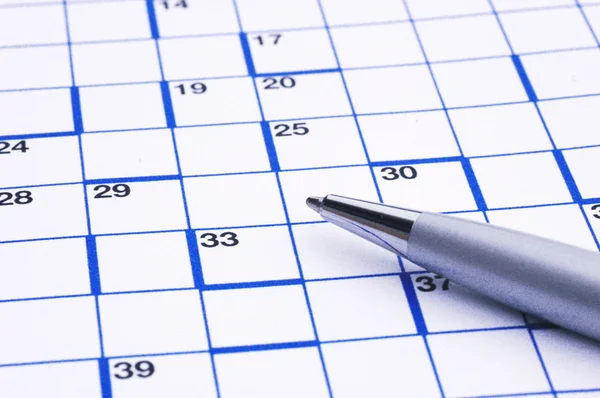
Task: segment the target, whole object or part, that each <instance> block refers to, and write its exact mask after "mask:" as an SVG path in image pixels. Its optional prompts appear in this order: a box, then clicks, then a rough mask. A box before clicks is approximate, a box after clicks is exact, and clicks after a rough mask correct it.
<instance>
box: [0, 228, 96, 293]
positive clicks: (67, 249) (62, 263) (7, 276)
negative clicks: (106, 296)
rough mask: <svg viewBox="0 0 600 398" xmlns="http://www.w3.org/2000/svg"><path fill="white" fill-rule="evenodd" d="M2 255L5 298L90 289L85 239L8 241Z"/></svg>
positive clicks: (0, 275) (0, 270)
mask: <svg viewBox="0 0 600 398" xmlns="http://www.w3.org/2000/svg"><path fill="white" fill-rule="evenodd" d="M0 257H1V258H2V259H3V261H2V264H0V299H1V300H10V299H19V298H29V297H49V296H68V295H76V294H88V293H90V278H89V270H88V260H87V251H86V246H85V240H84V239H57V240H40V241H31V242H20V243H5V244H2V245H0ZM65 275H68V276H69V277H68V278H65V277H64V276H65Z"/></svg>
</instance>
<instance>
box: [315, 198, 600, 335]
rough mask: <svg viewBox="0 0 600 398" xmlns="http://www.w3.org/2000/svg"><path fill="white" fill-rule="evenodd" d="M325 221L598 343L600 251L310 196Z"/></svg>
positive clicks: (367, 204) (452, 219)
mask: <svg viewBox="0 0 600 398" xmlns="http://www.w3.org/2000/svg"><path fill="white" fill-rule="evenodd" d="M306 203H307V204H308V206H309V207H310V208H311V209H313V210H315V211H316V212H317V213H319V214H320V215H321V217H323V218H324V219H325V220H327V221H329V222H331V223H333V224H335V225H337V226H340V227H342V228H344V229H346V230H348V231H350V232H352V233H354V234H356V235H358V236H361V237H363V238H365V239H368V240H369V241H371V242H373V243H375V244H377V245H379V246H381V247H383V248H385V249H387V250H390V251H392V252H394V253H396V254H397V255H400V256H402V257H404V258H406V259H408V260H410V261H412V262H414V263H416V264H418V265H420V266H422V267H423V268H425V269H427V270H429V271H432V272H435V273H438V274H440V275H443V276H444V277H446V278H448V279H449V280H451V281H452V282H454V283H457V284H459V285H462V286H464V287H467V288H470V289H472V290H474V291H476V292H479V293H480V294H482V295H485V296H487V297H490V298H492V299H495V300H496V301H498V302H501V303H504V304H506V305H508V306H510V307H513V308H515V309H518V310H520V311H523V312H526V313H529V314H533V315H536V316H538V317H540V318H542V319H545V320H546V321H549V322H551V323H553V324H555V325H558V326H562V327H564V328H566V329H570V330H573V331H575V332H578V333H581V334H582V335H585V336H588V337H591V338H594V339H598V340H600V254H599V253H596V252H592V251H588V250H585V249H581V248H578V247H574V246H570V245H567V244H565V243H561V242H557V241H554V240H550V239H546V238H541V237H538V236H534V235H529V234H526V233H523V232H518V231H513V230H510V229H506V228H501V227H496V226H493V225H489V224H484V223H478V222H474V221H468V220H463V219H460V218H457V217H452V216H446V215H442V214H435V213H427V212H419V211H414V210H409V209H403V208H399V207H393V206H387V205H383V204H380V203H372V202H365V201H362V200H357V199H350V198H346V197H343V196H336V195H327V196H326V197H324V198H320V197H310V198H308V199H307V201H306Z"/></svg>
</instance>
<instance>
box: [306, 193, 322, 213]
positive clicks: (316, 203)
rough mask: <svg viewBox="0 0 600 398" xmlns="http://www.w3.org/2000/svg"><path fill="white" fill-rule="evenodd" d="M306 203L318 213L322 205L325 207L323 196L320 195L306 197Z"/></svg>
mask: <svg viewBox="0 0 600 398" xmlns="http://www.w3.org/2000/svg"><path fill="white" fill-rule="evenodd" d="M306 204H307V205H308V207H310V208H311V209H313V210H314V211H316V212H317V213H321V207H323V198H320V197H318V196H310V197H309V198H308V199H306Z"/></svg>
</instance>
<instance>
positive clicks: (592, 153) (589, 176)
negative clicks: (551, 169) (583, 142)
mask: <svg viewBox="0 0 600 398" xmlns="http://www.w3.org/2000/svg"><path fill="white" fill-rule="evenodd" d="M563 154H564V156H565V160H566V161H567V165H568V166H569V170H571V174H572V175H573V178H574V179H575V183H576V184H577V188H578V189H579V193H580V194H581V196H582V197H583V198H584V199H587V198H598V197H600V188H599V187H598V183H597V181H595V178H594V173H593V172H591V171H592V170H597V169H598V167H599V166H600V147H594V148H582V149H571V150H568V151H563Z"/></svg>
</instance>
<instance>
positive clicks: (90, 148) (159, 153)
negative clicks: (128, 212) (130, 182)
mask: <svg viewBox="0 0 600 398" xmlns="http://www.w3.org/2000/svg"><path fill="white" fill-rule="evenodd" d="M81 147H82V150H83V163H84V166H85V176H86V178H87V179H95V178H111V177H113V178H115V177H144V176H157V175H169V174H177V159H176V158H175V147H174V146H173V139H172V137H171V131H170V130H166V129H165V130H142V131H120V132H114V133H97V134H82V135H81ZM107 153H110V154H111V156H110V157H108V156H106V154H107Z"/></svg>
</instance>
